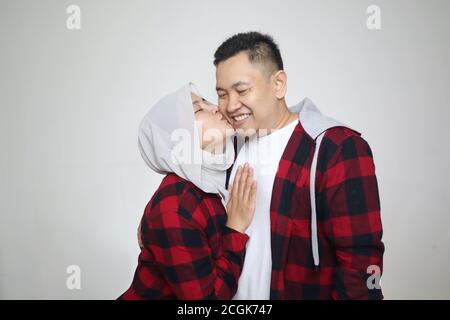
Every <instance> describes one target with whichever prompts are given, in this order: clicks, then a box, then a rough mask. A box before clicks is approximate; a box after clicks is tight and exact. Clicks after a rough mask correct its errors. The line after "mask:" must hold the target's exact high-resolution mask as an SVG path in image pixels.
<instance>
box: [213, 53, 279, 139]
mask: <svg viewBox="0 0 450 320" xmlns="http://www.w3.org/2000/svg"><path fill="white" fill-rule="evenodd" d="M262 68H263V67H262V66H260V65H258V64H253V63H251V62H250V60H249V58H248V55H247V53H246V52H240V53H238V54H237V55H235V56H233V57H231V58H229V59H227V60H225V61H222V62H220V63H219V64H218V65H217V70H216V90H217V95H218V96H219V110H220V112H221V113H222V114H223V115H225V117H227V119H228V121H229V122H230V123H231V125H232V126H233V127H234V128H235V129H236V130H237V129H243V130H245V131H247V130H248V129H254V130H259V129H271V128H273V127H274V125H275V123H274V122H275V121H276V119H277V117H276V114H277V112H278V109H279V108H278V99H277V97H276V90H275V87H274V84H273V81H272V78H271V77H270V78H269V75H266V74H265V73H263V72H262V70H263V69H262Z"/></svg>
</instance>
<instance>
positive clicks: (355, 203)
mask: <svg viewBox="0 0 450 320" xmlns="http://www.w3.org/2000/svg"><path fill="white" fill-rule="evenodd" d="M338 130H344V131H343V132H344V133H348V132H349V131H346V130H347V129H338ZM341 132H342V131H341ZM336 136H339V135H335V137H333V133H332V132H331V133H330V134H328V133H327V134H326V135H325V137H324V141H323V142H322V143H323V145H322V146H323V147H324V149H325V150H324V152H323V158H322V159H324V161H323V162H322V164H321V166H322V170H320V169H321V168H320V166H319V167H318V171H319V172H320V171H321V173H322V179H320V184H319V188H320V189H319V190H320V195H319V197H320V198H321V200H322V204H321V206H322V209H323V212H325V218H324V232H325V236H326V237H327V238H328V239H329V240H330V241H331V244H332V245H333V247H334V248H335V255H336V259H337V263H338V266H337V270H336V274H335V275H336V276H335V280H334V283H333V290H332V298H333V299H382V298H383V295H382V292H381V288H379V286H378V283H376V286H375V287H374V286H373V284H375V282H374V281H371V280H372V279H368V278H369V276H370V275H371V274H372V272H373V271H375V272H376V273H377V275H376V276H381V271H382V264H383V252H384V245H383V243H382V241H381V237H382V225H381V217H380V201H379V194H378V185H377V179H376V176H375V165H374V162H373V156H372V151H371V149H370V147H369V145H368V144H367V142H366V141H365V140H363V139H362V138H361V137H360V136H359V135H357V134H355V133H350V134H347V135H346V136H345V135H344V136H345V137H344V138H342V135H341V137H340V138H336ZM321 149H322V148H321ZM319 159H320V157H319ZM319 161H320V160H319ZM368 280H369V281H368Z"/></svg>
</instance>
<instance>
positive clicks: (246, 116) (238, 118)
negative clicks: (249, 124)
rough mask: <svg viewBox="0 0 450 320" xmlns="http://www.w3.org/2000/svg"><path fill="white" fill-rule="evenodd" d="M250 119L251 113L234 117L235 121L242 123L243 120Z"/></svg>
mask: <svg viewBox="0 0 450 320" xmlns="http://www.w3.org/2000/svg"><path fill="white" fill-rule="evenodd" d="M248 117H250V113H246V114H241V115H240V116H237V117H233V119H234V120H235V121H241V120H244V119H247V118H248Z"/></svg>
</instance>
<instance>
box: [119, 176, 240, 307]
mask: <svg viewBox="0 0 450 320" xmlns="http://www.w3.org/2000/svg"><path fill="white" fill-rule="evenodd" d="M226 221H227V214H226V211H225V208H224V207H223V205H222V202H221V199H220V197H219V196H218V195H215V194H208V193H205V192H203V191H201V190H200V189H199V188H197V187H196V186H195V185H193V184H192V183H191V182H188V181H186V180H184V179H181V178H180V177H178V176H177V175H175V174H168V175H167V176H166V177H165V178H164V179H163V181H162V183H161V185H160V186H159V188H158V190H157V191H156V193H155V194H154V195H153V197H152V199H151V200H150V202H149V203H148V205H147V207H146V208H145V212H144V216H143V218H142V221H141V233H142V242H143V245H144V248H143V249H141V253H140V255H139V259H138V266H137V269H136V271H135V275H134V279H133V282H132V284H131V286H130V288H129V289H128V290H127V291H126V292H125V293H124V294H122V295H121V296H120V297H119V299H224V300H225V299H231V298H232V297H233V296H234V294H235V293H236V290H237V284H238V279H239V276H240V274H241V271H242V266H243V263H244V256H245V244H246V243H247V240H248V236H247V235H245V234H242V233H239V232H237V231H234V230H232V229H230V228H228V227H226V226H225V224H226Z"/></svg>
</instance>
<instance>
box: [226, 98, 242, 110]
mask: <svg viewBox="0 0 450 320" xmlns="http://www.w3.org/2000/svg"><path fill="white" fill-rule="evenodd" d="M240 107H241V102H240V101H239V99H237V98H233V97H230V99H229V100H228V103H227V105H226V110H227V112H228V114H233V113H234V112H235V111H236V110H238V109H239V108H240Z"/></svg>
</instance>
